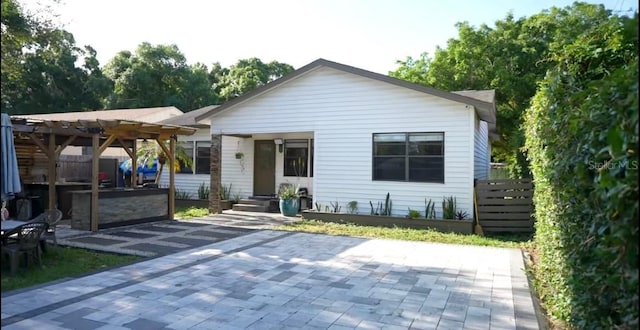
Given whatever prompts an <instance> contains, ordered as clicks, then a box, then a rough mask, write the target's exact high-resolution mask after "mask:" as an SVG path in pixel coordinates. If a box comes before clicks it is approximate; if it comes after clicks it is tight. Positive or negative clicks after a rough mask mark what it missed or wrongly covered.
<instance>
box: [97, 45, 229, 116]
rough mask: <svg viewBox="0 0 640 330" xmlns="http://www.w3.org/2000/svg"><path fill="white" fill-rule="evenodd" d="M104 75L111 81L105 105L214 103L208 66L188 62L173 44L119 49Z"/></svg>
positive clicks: (190, 105) (190, 107) (185, 106)
mask: <svg viewBox="0 0 640 330" xmlns="http://www.w3.org/2000/svg"><path fill="white" fill-rule="evenodd" d="M104 71H105V74H106V75H107V76H108V77H109V78H110V79H111V80H113V82H114V89H113V92H112V93H111V95H109V97H108V98H107V100H106V107H107V108H111V109H116V108H146V107H158V106H169V105H172V106H175V107H177V108H179V109H186V110H187V111H188V110H193V109H197V108H200V107H203V106H206V105H209V104H215V103H217V101H218V100H217V98H216V95H215V94H214V93H213V90H212V89H211V85H210V82H209V75H208V72H207V67H206V66H204V65H202V64H200V63H197V64H195V65H191V66H190V65H188V64H187V60H186V58H185V56H184V55H183V54H182V52H181V51H180V49H178V46H176V45H152V44H150V43H148V42H143V43H141V44H140V45H139V46H138V48H137V49H136V51H135V53H131V52H130V51H127V50H125V51H121V52H119V53H118V54H116V56H115V57H114V58H113V59H111V60H110V61H109V63H107V65H106V66H105V69H104Z"/></svg>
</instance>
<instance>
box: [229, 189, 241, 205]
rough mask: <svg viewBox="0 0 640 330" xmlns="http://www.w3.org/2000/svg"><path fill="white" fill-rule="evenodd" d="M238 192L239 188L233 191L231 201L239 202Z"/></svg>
mask: <svg viewBox="0 0 640 330" xmlns="http://www.w3.org/2000/svg"><path fill="white" fill-rule="evenodd" d="M240 193H241V191H240V190H238V191H236V192H234V193H233V196H232V197H231V201H232V202H234V203H236V204H238V203H239V202H240Z"/></svg>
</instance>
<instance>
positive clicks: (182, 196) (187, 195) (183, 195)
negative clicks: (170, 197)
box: [173, 188, 191, 199]
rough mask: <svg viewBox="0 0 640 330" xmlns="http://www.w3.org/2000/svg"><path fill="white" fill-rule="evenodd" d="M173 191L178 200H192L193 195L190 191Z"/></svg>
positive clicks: (176, 189)
mask: <svg viewBox="0 0 640 330" xmlns="http://www.w3.org/2000/svg"><path fill="white" fill-rule="evenodd" d="M173 191H174V196H175V198H176V199H191V193H190V192H188V191H185V190H180V189H178V188H175V189H174V190H173Z"/></svg>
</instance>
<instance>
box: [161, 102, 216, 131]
mask: <svg viewBox="0 0 640 330" xmlns="http://www.w3.org/2000/svg"><path fill="white" fill-rule="evenodd" d="M217 107H218V105H208V106H206V107H203V108H200V109H196V110H191V111H189V112H185V113H184V114H182V115H179V116H175V117H171V118H168V119H165V120H161V121H160V122H159V123H161V124H169V125H179V126H187V127H195V128H206V127H209V125H208V124H200V123H198V122H197V121H196V117H198V116H200V115H202V114H203V113H206V112H208V111H210V110H212V109H215V108H217Z"/></svg>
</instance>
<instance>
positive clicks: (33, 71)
mask: <svg viewBox="0 0 640 330" xmlns="http://www.w3.org/2000/svg"><path fill="white" fill-rule="evenodd" d="M1 16H2V52H1V54H2V73H1V74H2V86H1V100H2V108H3V110H4V111H6V112H9V113H16V114H27V113H50V112H66V111H72V110H76V111H77V110H86V109H99V108H101V107H102V98H103V97H104V96H106V94H107V93H108V92H109V90H110V89H111V86H110V82H109V80H108V79H106V78H105V77H104V76H103V75H102V72H101V69H100V67H99V63H98V61H97V59H96V52H95V50H94V49H93V48H91V47H90V46H86V47H84V48H80V47H77V46H76V44H75V40H74V38H73V35H72V34H71V33H69V32H68V31H65V30H63V29H60V28H58V27H56V26H54V25H53V24H52V23H51V22H48V21H44V20H42V19H38V18H36V17H35V16H34V15H32V14H30V13H27V12H25V11H24V10H23V9H22V7H21V6H20V4H19V3H18V2H17V1H15V0H3V1H2V14H1ZM81 59H84V64H83V65H81V66H78V63H79V62H80V61H79V60H81Z"/></svg>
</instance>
